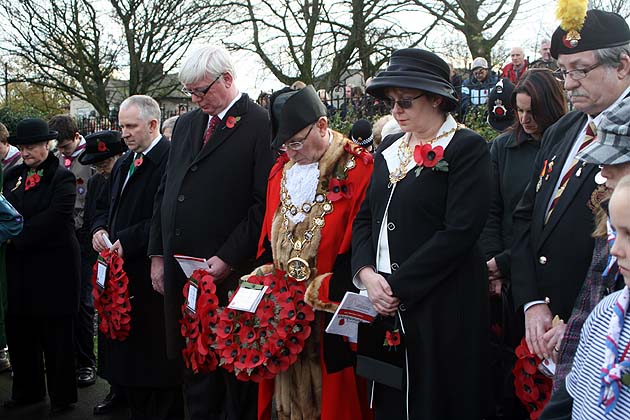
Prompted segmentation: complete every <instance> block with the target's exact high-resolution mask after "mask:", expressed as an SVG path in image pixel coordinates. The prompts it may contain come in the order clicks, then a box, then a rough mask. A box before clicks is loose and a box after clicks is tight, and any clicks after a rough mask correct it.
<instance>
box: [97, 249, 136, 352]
mask: <svg viewBox="0 0 630 420" xmlns="http://www.w3.org/2000/svg"><path fill="white" fill-rule="evenodd" d="M100 256H101V257H102V258H103V259H104V260H105V261H106V262H107V277H106V279H105V287H104V288H101V287H100V286H99V285H98V284H97V283H96V276H97V272H98V264H99V263H98V261H97V262H96V264H95V265H94V270H93V274H92V284H93V289H92V296H93V297H94V309H96V310H97V311H98V314H99V323H98V329H99V330H100V331H101V333H103V335H105V337H107V338H110V339H112V340H119V341H124V340H126V339H127V337H128V336H129V331H130V329H131V316H130V312H131V303H130V302H129V291H128V290H127V288H128V286H129V278H128V277H127V273H125V270H123V263H124V261H123V259H122V258H121V257H120V256H119V255H118V253H116V252H110V251H109V250H108V249H106V250H104V251H101V253H100Z"/></svg>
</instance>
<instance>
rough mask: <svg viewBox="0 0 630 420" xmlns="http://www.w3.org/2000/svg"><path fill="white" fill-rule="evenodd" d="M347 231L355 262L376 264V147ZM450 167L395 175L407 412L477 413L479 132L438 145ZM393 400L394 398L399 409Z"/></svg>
mask: <svg viewBox="0 0 630 420" xmlns="http://www.w3.org/2000/svg"><path fill="white" fill-rule="evenodd" d="M399 137H400V135H394V136H390V137H388V138H386V140H385V141H384V142H383V144H382V145H381V147H380V148H379V151H378V152H377V153H376V155H375V162H374V172H373V174H372V179H371V183H370V186H369V188H368V192H367V195H366V198H365V201H364V202H363V205H362V206H361V210H360V212H359V214H358V216H357V217H356V219H355V222H354V227H353V232H352V269H353V272H354V273H356V272H357V271H358V270H359V269H360V268H362V267H365V266H375V263H376V250H377V244H378V237H379V232H380V229H381V223H382V221H383V218H384V212H385V209H386V207H387V200H388V197H389V194H390V191H391V190H390V185H389V172H388V168H387V163H386V161H385V159H384V158H383V156H382V154H381V153H382V150H384V149H386V148H387V147H389V146H391V144H392V143H393V142H394V141H395V140H396V139H397V138H399ZM444 159H445V160H446V161H447V162H448V164H449V171H448V172H438V171H433V170H429V169H426V168H425V169H423V170H422V172H420V175H419V176H417V177H416V176H415V172H414V170H412V171H410V172H409V173H408V174H407V176H406V177H405V178H404V179H403V180H401V181H400V182H399V183H398V185H397V186H396V189H395V191H394V194H393V196H392V198H391V204H390V205H389V210H388V216H387V230H388V232H387V235H388V242H389V251H390V261H391V271H392V274H391V275H390V276H389V277H388V282H389V284H390V286H391V288H392V290H393V292H394V295H395V296H397V297H399V298H400V300H401V304H400V306H399V313H400V314H401V317H402V321H403V324H404V330H405V333H406V340H407V349H408V377H409V391H408V392H409V396H408V401H409V418H410V419H427V420H428V419H441V420H442V419H443V420H448V419H452V420H455V419H457V420H463V419H479V418H481V417H482V411H483V410H484V409H485V407H484V406H485V404H484V401H485V396H486V395H485V394H486V393H487V392H488V390H487V388H486V387H485V386H484V384H485V382H484V379H483V378H484V377H486V376H487V375H486V373H484V372H483V370H484V367H485V366H487V361H486V357H487V351H488V349H487V346H488V280H487V275H486V270H485V262H484V257H483V254H482V252H481V250H480V248H479V246H478V245H477V241H478V239H479V235H480V233H481V230H482V228H483V226H484V223H485V221H486V217H487V214H488V198H489V194H490V185H491V184H490V156H489V153H488V147H487V146H486V143H485V141H484V140H483V138H481V137H480V136H479V135H478V134H476V133H474V132H473V131H470V130H468V129H462V130H459V131H458V132H457V133H456V134H455V135H454V137H453V138H452V139H451V142H450V143H449V145H448V146H447V147H446V149H445V151H444ZM399 410H400V408H396V411H399Z"/></svg>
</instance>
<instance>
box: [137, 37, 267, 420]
mask: <svg viewBox="0 0 630 420" xmlns="http://www.w3.org/2000/svg"><path fill="white" fill-rule="evenodd" d="M235 78H236V72H235V69H234V64H233V62H232V59H231V57H230V56H229V54H228V53H227V51H225V50H223V49H221V48H217V47H212V46H204V47H202V48H200V49H198V50H196V51H194V52H193V53H192V54H190V55H189V56H188V57H187V58H186V60H185V61H184V63H183V65H182V68H181V70H180V73H179V79H180V81H181V83H182V84H183V85H184V87H183V89H182V91H183V92H184V93H186V94H188V95H189V96H191V97H192V101H193V103H195V104H196V105H197V106H198V107H199V108H198V109H196V110H194V111H191V112H188V113H186V114H184V115H181V116H180V117H179V119H178V120H177V122H176V123H175V127H174V128H173V135H172V140H173V142H172V147H171V153H170V158H169V166H168V169H167V171H166V175H165V177H164V179H163V181H162V186H161V187H160V193H159V194H158V196H157V197H156V206H155V208H156V213H155V214H154V218H153V225H152V228H151V239H150V243H149V255H150V256H151V262H152V264H151V265H152V267H151V271H152V276H151V277H152V280H153V287H154V289H155V290H156V291H158V292H160V293H163V294H164V299H165V320H166V336H167V349H168V354H169V356H170V357H172V358H178V359H179V360H181V358H182V348H183V345H184V340H183V338H182V336H181V333H180V325H179V321H180V319H181V316H182V315H181V305H182V288H183V287H184V285H185V283H186V280H187V279H186V276H185V275H184V273H183V272H182V270H181V268H180V267H179V265H178V264H177V262H176V260H175V259H174V257H173V255H175V254H182V255H189V256H193V257H201V258H204V259H205V260H206V263H207V266H208V271H209V272H210V274H211V275H212V276H213V277H214V279H215V283H216V284H217V292H216V294H217V296H218V298H219V304H220V306H226V304H227V297H228V292H230V291H233V290H235V289H236V287H237V285H238V280H239V278H240V277H241V276H242V275H244V274H247V273H250V272H251V270H252V269H253V268H254V266H255V265H254V264H255V261H254V259H255V255H256V249H257V244H258V237H259V235H260V231H261V227H262V220H263V215H264V211H265V194H266V188H267V176H268V175H269V170H270V168H271V165H272V164H273V153H272V151H271V146H270V140H269V139H270V131H269V130H270V122H269V115H268V113H267V111H266V110H265V109H263V108H261V107H260V106H259V105H257V104H256V103H255V102H254V101H252V100H251V99H250V98H249V97H248V96H247V94H245V93H242V92H240V91H239V89H238V88H237V86H236V80H235ZM184 393H185V398H186V404H187V407H188V414H189V416H190V419H191V420H197V419H204V420H207V419H215V418H216V419H218V418H221V419H230V420H233V419H255V418H256V407H257V404H256V401H257V386H256V384H255V383H253V382H240V381H237V379H236V377H235V376H234V374H232V373H228V372H226V371H224V370H223V369H222V368H218V369H217V370H216V371H213V372H210V373H193V372H192V371H190V370H187V371H186V372H185V376H184Z"/></svg>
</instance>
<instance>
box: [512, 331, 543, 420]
mask: <svg viewBox="0 0 630 420" xmlns="http://www.w3.org/2000/svg"><path fill="white" fill-rule="evenodd" d="M515 352H516V357H517V358H518V359H517V360H516V364H515V365H514V369H513V370H512V373H513V374H514V388H515V391H516V396H517V397H518V399H519V400H520V401H521V402H522V403H523V405H524V406H525V408H527V411H528V412H529V418H530V419H531V420H536V419H538V417H540V414H541V413H542V411H543V409H544V408H545V405H547V403H548V402H549V399H550V398H551V385H552V381H551V378H548V377H546V376H545V375H543V374H542V373H541V372H540V371H539V370H538V365H539V364H540V358H538V357H537V356H536V355H535V354H533V353H531V352H530V351H529V348H528V347H527V342H526V341H525V338H523V339H522V340H521V343H520V344H519V345H518V347H516V349H515Z"/></svg>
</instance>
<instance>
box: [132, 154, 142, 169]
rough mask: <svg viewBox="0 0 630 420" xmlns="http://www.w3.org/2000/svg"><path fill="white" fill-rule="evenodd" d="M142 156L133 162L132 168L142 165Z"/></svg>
mask: <svg viewBox="0 0 630 420" xmlns="http://www.w3.org/2000/svg"><path fill="white" fill-rule="evenodd" d="M142 161H143V159H142V156H140V157H139V158H138V159H136V160H134V161H133V166H135V167H136V168H138V167H140V165H142Z"/></svg>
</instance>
